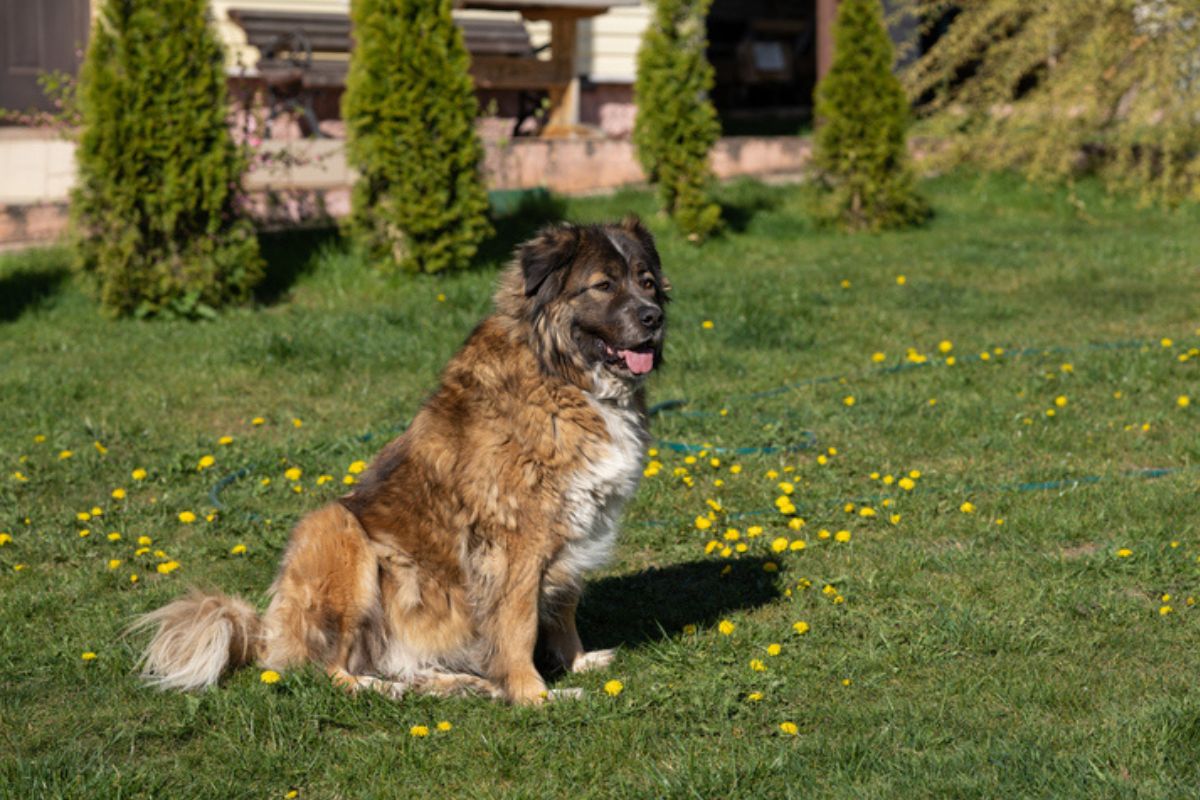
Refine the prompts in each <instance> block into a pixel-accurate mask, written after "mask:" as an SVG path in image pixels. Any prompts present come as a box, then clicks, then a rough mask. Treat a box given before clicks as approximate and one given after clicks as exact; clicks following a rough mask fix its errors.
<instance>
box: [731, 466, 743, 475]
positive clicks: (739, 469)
mask: <svg viewBox="0 0 1200 800" xmlns="http://www.w3.org/2000/svg"><path fill="white" fill-rule="evenodd" d="M729 473H730V474H731V475H740V474H741V473H742V465H741V464H734V465H733V466H732V467H730V468H729Z"/></svg>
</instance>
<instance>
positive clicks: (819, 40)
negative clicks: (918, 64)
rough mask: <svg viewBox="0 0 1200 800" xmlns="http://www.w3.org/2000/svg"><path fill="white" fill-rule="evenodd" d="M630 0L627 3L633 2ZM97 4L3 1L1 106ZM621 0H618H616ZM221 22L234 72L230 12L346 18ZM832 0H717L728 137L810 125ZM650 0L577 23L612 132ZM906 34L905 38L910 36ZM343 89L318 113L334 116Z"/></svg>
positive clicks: (625, 112) (270, 4) (24, 105)
mask: <svg viewBox="0 0 1200 800" xmlns="http://www.w3.org/2000/svg"><path fill="white" fill-rule="evenodd" d="M626 1H627V2H628V1H629V0H626ZM98 2H99V0H36V1H31V0H0V31H2V34H0V108H8V109H16V110H25V109H28V108H33V107H40V108H43V109H44V108H46V107H47V103H46V100H45V98H44V97H43V96H42V94H41V91H40V89H39V87H38V83H37V76H38V74H39V73H41V72H43V71H49V70H62V71H64V72H69V73H73V72H74V71H75V70H76V69H77V68H78V65H79V61H80V58H81V56H82V51H83V47H84V45H85V43H86V38H87V29H88V22H89V19H90V15H91V13H92V11H93V7H94V6H95V5H96V4H97V3H98ZM618 2H619V0H618ZM211 5H212V11H213V16H214V19H215V21H216V23H217V29H218V31H219V33H220V35H221V37H222V39H224V41H225V43H226V44H227V46H228V50H229V71H230V75H231V77H234V78H236V77H238V76H244V75H250V76H253V74H254V69H255V64H256V62H257V61H258V58H259V53H258V51H257V50H256V49H255V48H254V47H252V46H250V45H249V44H248V43H247V39H246V34H245V32H244V31H243V30H242V28H240V27H239V26H238V25H237V24H235V23H234V22H233V21H232V20H231V18H230V15H229V12H230V10H231V9H245V10H257V11H271V12H298V13H325V14H348V12H349V5H350V3H349V0H211ZM835 11H836V0H715V2H714V3H713V6H712V10H711V12H710V14H709V24H708V35H709V42H710V46H709V59H710V61H711V62H712V63H713V65H714V67H715V68H716V75H717V85H716V87H715V90H714V92H713V99H714V102H715V104H716V106H717V109H718V112H719V113H720V114H721V118H722V123H723V125H724V128H725V129H726V132H727V133H752V134H772V133H794V132H795V131H796V130H797V129H798V128H799V127H800V126H801V125H803V124H804V123H805V122H807V121H808V118H809V116H810V114H811V106H812V102H811V99H812V92H813V89H814V87H815V85H816V81H817V77H818V76H819V75H820V74H821V73H822V71H823V69H824V68H825V66H827V65H828V63H829V60H830V58H831V55H832V43H831V39H830V36H829V29H830V26H831V24H832V19H833V15H834V13H835ZM456 14H458V15H461V16H465V17H475V18H493V19H508V20H520V15H519V14H517V13H516V12H514V11H486V10H462V11H459V12H456ZM650 17H651V3H650V2H648V1H647V0H640V2H636V3H635V4H633V5H626V6H618V7H614V8H611V9H610V10H609V11H608V12H607V13H604V14H602V15H599V16H595V17H591V18H585V19H581V20H580V21H579V22H578V23H577V45H576V49H575V54H574V59H573V62H574V63H573V73H574V76H575V77H576V79H577V86H576V87H575V89H576V92H577V100H576V110H575V111H574V112H573V116H574V118H575V121H577V122H579V123H580V124H582V125H583V126H587V127H590V128H591V129H592V130H593V131H595V132H597V133H604V134H606V135H608V136H625V135H628V133H629V131H630V130H631V127H632V124H633V113H634V108H633V105H632V101H633V91H632V87H633V81H634V76H635V71H636V56H637V49H638V45H639V44H640V41H641V35H642V32H643V30H644V29H645V27H646V25H647V24H648V23H649V20H650ZM525 24H526V27H527V29H528V32H529V36H530V39H531V41H532V43H533V45H534V46H535V47H539V46H542V45H545V44H547V43H548V41H549V39H550V24H549V23H548V22H545V21H529V22H526V23H525ZM908 34H909V32H901V33H900V35H908ZM480 94H481V101H482V103H483V105H484V107H485V108H488V109H491V110H492V112H493V113H494V114H498V115H500V116H513V115H515V114H516V113H517V111H518V109H517V107H516V98H515V96H514V95H512V94H511V93H507V94H506V93H504V92H498V93H497V92H487V91H486V90H482V91H481V93H480ZM336 99H337V98H336V95H333V96H327V97H325V98H324V100H323V103H322V104H321V107H320V111H321V116H322V117H323V118H325V119H332V118H336V115H337V102H336Z"/></svg>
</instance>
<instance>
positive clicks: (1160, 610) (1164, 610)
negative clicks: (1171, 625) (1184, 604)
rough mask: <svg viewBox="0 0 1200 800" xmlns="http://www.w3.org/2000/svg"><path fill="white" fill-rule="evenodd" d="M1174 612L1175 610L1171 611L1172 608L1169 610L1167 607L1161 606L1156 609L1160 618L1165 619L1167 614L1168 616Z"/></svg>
mask: <svg viewBox="0 0 1200 800" xmlns="http://www.w3.org/2000/svg"><path fill="white" fill-rule="evenodd" d="M1174 610H1175V609H1173V608H1171V607H1170V606H1167V605H1163V606H1159V607H1158V613H1159V614H1160V615H1161V616H1164V617H1165V616H1166V615H1167V614H1170V613H1171V612H1172V611H1174Z"/></svg>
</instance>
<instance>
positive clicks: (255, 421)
mask: <svg viewBox="0 0 1200 800" xmlns="http://www.w3.org/2000/svg"><path fill="white" fill-rule="evenodd" d="M265 422H266V420H265V419H263V418H262V417H255V418H254V419H252V420H250V424H251V425H255V426H257V425H262V424H263V423H265Z"/></svg>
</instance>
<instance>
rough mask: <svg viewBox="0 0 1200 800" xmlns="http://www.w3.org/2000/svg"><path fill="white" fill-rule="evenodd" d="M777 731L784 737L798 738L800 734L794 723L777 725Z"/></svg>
mask: <svg viewBox="0 0 1200 800" xmlns="http://www.w3.org/2000/svg"><path fill="white" fill-rule="evenodd" d="M779 730H781V731H783V733H784V735H786V736H798V735H799V734H800V729H799V728H797V727H796V723H794V722H781V723H779Z"/></svg>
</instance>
